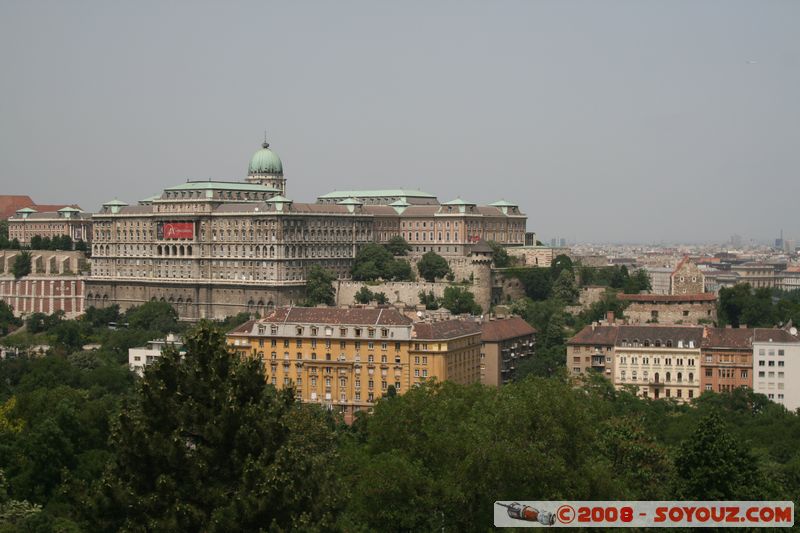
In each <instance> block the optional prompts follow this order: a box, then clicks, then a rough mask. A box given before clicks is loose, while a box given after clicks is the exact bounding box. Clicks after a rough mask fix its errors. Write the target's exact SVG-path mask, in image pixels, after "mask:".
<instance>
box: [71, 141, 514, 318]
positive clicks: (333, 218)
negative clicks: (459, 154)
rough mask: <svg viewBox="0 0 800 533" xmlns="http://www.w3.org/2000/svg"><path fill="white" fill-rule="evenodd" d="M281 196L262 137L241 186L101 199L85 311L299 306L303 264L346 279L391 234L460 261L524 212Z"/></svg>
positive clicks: (206, 311)
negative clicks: (131, 199)
mask: <svg viewBox="0 0 800 533" xmlns="http://www.w3.org/2000/svg"><path fill="white" fill-rule="evenodd" d="M285 192H286V180H285V178H284V176H283V165H282V163H281V161H280V159H279V158H278V156H277V155H276V154H275V153H274V152H273V151H272V150H270V148H269V145H268V144H267V143H266V142H265V143H264V144H263V145H262V148H261V149H260V150H258V151H257V152H256V153H255V155H254V156H253V158H252V159H251V161H250V166H249V172H248V176H247V178H246V180H245V181H242V182H225V181H188V182H186V183H184V184H181V185H178V186H175V187H170V188H167V189H165V190H164V191H163V193H162V194H160V195H158V196H154V197H152V198H148V199H147V200H143V201H140V202H139V203H138V205H133V206H132V205H128V204H126V203H124V202H121V201H119V200H114V201H111V202H108V203H106V204H104V205H103V208H102V210H101V211H100V213H97V214H95V215H94V216H93V237H94V239H93V244H92V274H91V278H90V280H89V282H88V283H87V289H86V293H87V294H86V298H87V306H103V305H108V304H112V303H116V304H119V305H120V307H121V308H123V309H125V308H128V307H131V306H133V305H140V304H142V303H144V302H146V301H150V300H163V301H167V302H170V303H172V304H173V305H174V306H175V307H176V309H177V310H178V312H179V314H180V316H181V317H182V318H186V319H199V318H222V317H225V316H228V315H232V314H236V313H238V312H242V311H248V312H254V313H256V312H257V313H263V312H264V311H265V310H267V309H269V308H271V307H273V306H279V305H287V304H293V303H296V302H298V301H299V300H300V299H301V298H302V296H303V292H304V287H305V282H306V276H307V274H308V271H309V269H310V268H311V267H312V266H314V265H318V266H320V267H323V268H326V269H328V270H331V271H333V272H334V273H336V274H337V275H338V276H339V277H340V278H341V279H347V278H348V277H349V272H350V268H351V266H352V260H353V258H354V257H355V255H356V253H357V251H358V249H359V247H360V246H363V245H365V244H367V243H369V242H379V243H383V242H388V241H389V239H391V238H392V237H393V236H395V235H401V236H403V237H404V238H405V239H406V240H407V241H408V242H409V243H410V244H411V245H412V248H413V250H412V254H414V255H420V254H423V253H425V252H427V251H436V252H437V253H441V254H443V255H449V256H451V258H452V259H453V260H458V259H461V260H462V262H465V264H467V263H469V256H470V253H471V249H472V248H473V247H474V244H475V243H477V242H478V241H479V240H481V239H487V240H495V241H498V242H500V243H503V244H507V245H521V244H523V243H524V238H525V222H526V216H525V215H524V214H522V213H520V211H519V208H518V207H517V206H516V205H513V204H511V203H508V202H496V203H495V204H492V205H489V206H477V205H476V204H471V203H469V202H464V201H462V200H457V201H453V202H447V203H444V204H439V202H438V200H436V198H435V197H433V196H432V195H428V194H427V193H421V192H416V193H411V192H409V191H346V195H347V196H346V197H344V196H343V194H345V193H331V194H329V195H325V196H323V197H320V199H319V200H318V201H317V202H316V203H296V202H293V201H291V200H289V199H287V198H286V197H285V196H283V195H284V194H285ZM398 193H406V194H405V195H404V196H403V195H398ZM414 195H416V196H414ZM407 199H410V200H412V201H413V202H420V203H412V202H411V201H406V200H407ZM388 200H391V202H390V203H389V205H385V202H387V201H388ZM412 259H413V258H412ZM469 266H471V263H469Z"/></svg>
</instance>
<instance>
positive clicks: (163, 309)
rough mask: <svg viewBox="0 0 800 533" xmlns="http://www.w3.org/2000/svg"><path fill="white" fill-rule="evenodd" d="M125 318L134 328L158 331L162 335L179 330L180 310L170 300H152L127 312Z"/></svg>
mask: <svg viewBox="0 0 800 533" xmlns="http://www.w3.org/2000/svg"><path fill="white" fill-rule="evenodd" d="M125 320H126V321H127V322H128V325H129V327H131V328H133V329H140V330H147V331H156V332H158V333H160V334H161V335H166V334H167V333H172V332H176V331H179V327H178V312H177V311H175V308H174V307H172V305H170V304H169V303H168V302H160V301H155V300H154V301H151V302H147V303H144V304H142V305H140V306H137V307H131V308H130V309H128V310H127V311H126V312H125Z"/></svg>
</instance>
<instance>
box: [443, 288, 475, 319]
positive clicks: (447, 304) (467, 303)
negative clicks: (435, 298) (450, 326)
mask: <svg viewBox="0 0 800 533" xmlns="http://www.w3.org/2000/svg"><path fill="white" fill-rule="evenodd" d="M441 303H442V307H444V308H445V309H447V310H449V311H450V312H451V313H453V314H454V315H460V314H463V313H469V314H471V315H479V314H481V311H482V310H481V306H480V305H478V303H477V302H476V301H475V295H474V294H472V293H471V292H470V291H468V290H467V289H466V288H464V287H458V286H450V287H445V289H444V295H443V297H442V302H441Z"/></svg>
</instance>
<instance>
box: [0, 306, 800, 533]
mask: <svg viewBox="0 0 800 533" xmlns="http://www.w3.org/2000/svg"><path fill="white" fill-rule="evenodd" d="M612 292H613V291H609V292H608V293H607V295H606V298H607V299H608V301H607V302H606V304H604V305H606V306H610V305H613V302H614V298H613V294H612ZM423 295H424V293H423ZM425 296H427V295H425ZM754 296H755V295H754ZM430 297H431V299H433V300H435V298H433V295H432V294H430ZM795 297H796V296H795V295H782V296H781V300H779V301H784V300H785V301H786V302H787V303H786V304H785V306H788V307H787V309H788V308H789V307H791V305H794V304H793V302H795V300H794V299H793V298H795ZM563 307H564V306H563V302H559V301H557V300H555V299H551V300H546V301H533V300H530V299H528V298H525V299H522V300H520V301H519V302H515V304H514V310H517V311H518V312H521V313H523V314H524V316H525V318H526V319H527V320H529V321H530V322H531V323H532V324H534V326H535V327H536V328H537V330H538V331H539V333H538V334H537V350H536V354H535V355H534V356H533V357H530V358H523V359H522V360H518V361H517V362H516V363H515V364H516V365H518V366H517V381H516V382H514V383H510V384H508V385H505V386H503V387H500V388H493V387H484V386H480V385H471V386H462V385H456V384H453V383H449V382H445V383H436V382H430V381H429V382H426V383H425V384H423V385H422V386H420V387H414V388H411V389H410V390H402V391H397V390H394V388H393V387H392V386H391V385H390V386H389V387H388V389H387V392H386V394H385V397H384V398H382V399H380V400H379V401H378V402H377V404H376V406H375V413H374V414H372V415H366V414H361V415H360V416H358V417H357V421H356V423H355V424H354V426H352V427H350V428H348V427H345V426H343V425H339V424H337V423H335V422H334V421H333V419H332V418H331V417H330V415H329V413H328V412H327V411H324V410H322V409H319V408H318V407H317V406H312V405H300V404H297V403H295V402H294V399H293V393H292V391H291V390H289V391H287V392H279V391H276V390H275V388H274V387H272V386H271V385H267V384H266V380H265V376H264V374H263V370H262V368H261V366H260V364H259V363H258V362H257V361H255V360H250V359H244V360H242V359H240V358H238V357H235V356H233V355H231V354H229V353H228V352H227V350H226V348H225V346H224V339H223V337H222V335H221V333H220V331H219V325H216V326H210V325H208V324H202V325H201V326H200V327H199V328H197V330H196V331H195V332H194V333H191V334H189V335H187V336H186V339H187V350H188V351H187V354H186V357H185V358H181V357H180V356H179V355H178V354H177V353H175V352H174V351H172V350H170V351H168V352H167V353H165V355H164V357H162V358H161V360H160V361H159V362H158V363H156V364H155V365H154V366H152V367H149V368H148V370H147V371H146V372H145V377H144V378H143V379H140V380H138V381H137V382H136V383H135V382H134V378H133V376H132V374H131V373H130V372H129V371H128V369H127V363H126V358H127V347H128V346H131V345H136V344H141V343H143V342H144V341H146V340H149V339H150V338H154V337H155V336H156V335H158V332H157V331H148V330H144V329H136V328H133V327H131V328H130V329H119V330H109V329H108V328H107V327H106V325H107V322H108V318H109V317H108V316H100V314H102V313H100V312H99V311H98V313H100V314H98V313H94V314H93V318H84V319H81V320H77V321H69V320H60V321H58V323H57V325H56V327H60V326H61V325H63V324H77V325H78V326H79V330H80V331H79V332H80V335H81V336H82V337H83V338H86V339H92V340H96V341H98V342H100V343H101V344H102V346H101V348H100V349H99V350H97V351H93V352H82V351H74V352H72V353H69V354H67V355H59V354H57V353H51V354H48V355H43V356H40V357H35V358H27V357H19V358H9V359H5V360H0V532H3V533H5V532H6V531H9V532H10V531H69V532H72V531H99V532H103V531H118V530H121V531H126V530H127V531H131V530H137V531H141V530H153V531H186V530H190V531H261V530H263V531H288V530H299V531H356V532H366V531H390V532H391V531H431V530H437V531H438V530H441V529H442V528H443V527H444V528H445V531H474V530H476V529H477V530H482V529H485V528H484V527H483V526H482V524H489V525H490V524H491V520H492V514H491V513H492V508H491V505H488V506H487V505H484V503H485V502H492V501H494V500H496V499H512V498H518V497H519V495H520V494H534V495H536V494H539V495H542V496H541V497H542V498H556V499H557V498H567V497H569V498H576V499H584V500H605V499H611V500H616V499H629V500H647V499H656V500H669V499H683V500H689V499H697V500H723V499H731V500H750V499H755V500H763V499H791V500H795V501H796V500H797V499H798V497H799V496H800V449H798V447H797V439H798V436H800V415H798V413H794V412H789V411H787V410H786V409H784V408H783V407H782V406H780V405H777V404H775V403H773V402H771V401H769V400H768V399H767V398H766V397H765V396H764V395H761V394H756V393H754V392H753V391H752V390H749V389H736V390H734V391H733V392H731V393H724V394H717V393H713V392H706V393H704V394H703V395H702V396H701V397H700V398H697V399H696V400H695V401H694V402H693V403H692V405H679V404H676V403H674V402H670V401H665V400H658V401H653V400H646V399H642V398H638V397H636V396H635V395H634V394H632V393H631V392H629V391H627V390H617V389H615V388H614V386H613V385H612V384H611V383H610V382H609V381H608V380H607V379H605V378H604V377H603V376H602V375H599V374H590V375H589V376H587V377H586V379H585V380H584V381H583V382H581V383H575V382H573V381H571V380H567V379H565V377H566V376H565V370H564V368H563V367H564V362H565V352H564V345H563V341H564V336H565V335H566V334H568V332H569V330H570V327H569V326H574V324H571V323H570V320H569V317H568V315H566V314H564V312H563ZM775 309H778V304H777V303H776V305H775ZM103 311H105V310H103ZM595 312H596V313H600V310H596V311H595ZM246 319H247V315H245V314H242V315H239V316H237V317H232V318H231V319H230V322H229V323H228V324H231V323H235V322H237V321H238V320H246ZM143 323H145V324H146V325H151V324H152V322H151V321H144V322H143ZM68 327H69V326H68ZM51 334H52V333H51V332H48V333H46V334H45V333H39V334H37V335H51ZM4 342H5V340H4ZM54 352H58V350H55V351H54ZM123 354H124V356H125V358H124V359H123V358H122V357H121V356H122V355H123ZM525 376H527V377H525ZM534 376H541V377H534ZM400 392H401V393H400ZM452 509H459V510H460V511H459V512H458V513H453V512H451V511H452ZM476 524H478V526H476ZM486 527H488V526H486Z"/></svg>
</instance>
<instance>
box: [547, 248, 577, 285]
mask: <svg viewBox="0 0 800 533" xmlns="http://www.w3.org/2000/svg"><path fill="white" fill-rule="evenodd" d="M562 270H569V271H570V272H573V270H574V267H573V265H572V259H570V257H569V256H568V255H566V254H559V255H557V256H555V257H554V258H553V261H552V262H551V263H550V275H551V277H552V278H553V279H554V280H556V279H558V276H560V275H561V271H562Z"/></svg>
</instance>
